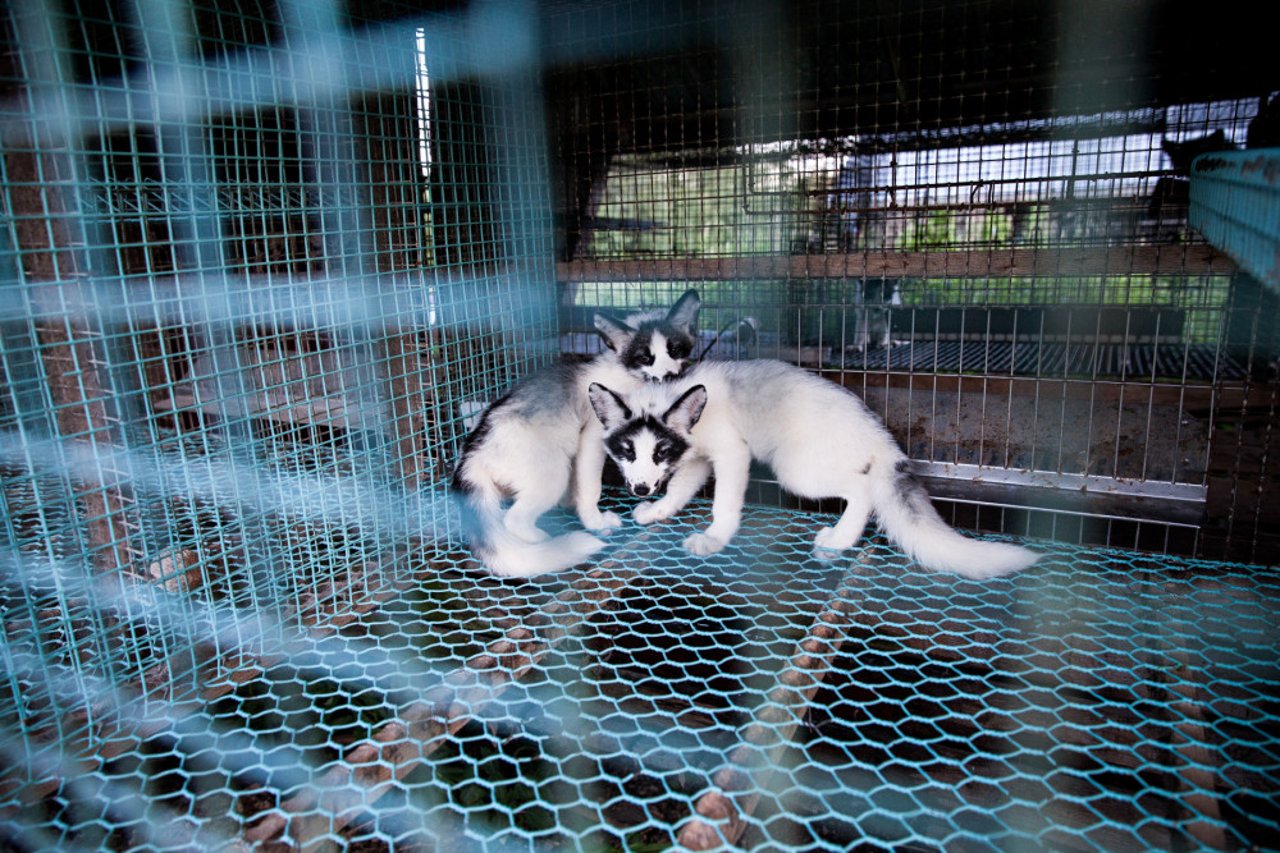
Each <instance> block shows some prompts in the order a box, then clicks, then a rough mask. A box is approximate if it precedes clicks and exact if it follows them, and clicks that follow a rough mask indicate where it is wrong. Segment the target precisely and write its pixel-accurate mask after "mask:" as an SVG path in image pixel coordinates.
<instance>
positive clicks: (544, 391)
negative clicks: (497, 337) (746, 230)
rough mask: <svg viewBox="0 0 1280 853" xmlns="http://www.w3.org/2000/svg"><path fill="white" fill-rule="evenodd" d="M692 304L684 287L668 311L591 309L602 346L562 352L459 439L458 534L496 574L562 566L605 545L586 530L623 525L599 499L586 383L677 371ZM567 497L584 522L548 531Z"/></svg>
mask: <svg viewBox="0 0 1280 853" xmlns="http://www.w3.org/2000/svg"><path fill="white" fill-rule="evenodd" d="M701 304H702V303H701V300H700V298H699V296H698V292H697V291H696V290H689V291H687V292H686V293H684V295H682V296H681V297H680V298H679V299H678V300H677V301H676V303H675V304H674V305H673V306H672V307H671V308H670V310H666V311H663V310H657V311H648V312H640V313H636V314H631V315H629V316H627V317H624V318H621V319H619V318H617V317H614V316H612V315H608V314H596V315H595V318H594V324H595V327H596V329H597V330H598V331H599V333H600V334H601V336H602V337H603V338H604V344H605V347H604V349H603V351H602V352H600V353H598V354H596V355H576V354H575V355H566V356H563V357H561V358H560V360H558V361H557V362H555V363H553V364H552V365H550V366H549V367H546V368H544V369H542V370H539V371H536V372H534V373H533V374H531V375H530V376H528V377H527V378H525V379H524V380H523V381H521V382H520V383H518V384H517V385H515V386H514V387H512V388H511V389H510V390H509V391H508V392H507V393H506V394H505V395H504V396H502V397H501V398H499V399H498V400H496V401H495V402H494V403H493V404H492V405H490V406H489V407H488V408H487V409H485V410H484V411H483V413H482V414H481V415H480V416H479V419H478V421H477V422H476V424H475V426H474V428H473V429H472V430H471V432H470V433H469V434H468V435H467V437H466V438H465V439H463V442H462V450H461V453H460V454H459V457H458V461H457V463H456V464H455V466H454V472H453V478H452V481H451V487H452V490H453V492H454V493H455V495H456V496H457V497H458V499H459V500H458V502H459V504H460V508H461V521H462V530H463V534H464V536H465V537H466V539H467V541H468V542H469V544H470V546H471V550H472V552H473V553H474V554H475V555H476V557H477V558H478V559H479V561H480V563H481V564H482V565H483V566H484V567H485V568H486V569H488V570H489V571H490V572H492V573H493V574H495V575H498V576H501V577H534V576H537V575H541V574H545V573H548V572H553V571H559V570H561V569H566V568H569V567H570V566H574V565H577V564H579V563H582V562H584V561H586V560H588V559H589V558H590V557H591V556H593V555H594V554H595V553H596V552H598V551H599V550H600V549H601V548H603V547H604V542H603V541H602V540H601V539H600V538H599V537H598V536H597V535H593V534H602V535H605V534H608V533H609V532H610V531H612V530H613V529H615V528H617V527H620V526H621V525H622V519H620V518H619V517H618V515H617V514H616V513H613V512H602V511H601V510H600V508H599V502H600V494H601V482H602V477H603V470H604V461H605V453H604V444H603V438H602V436H601V426H600V422H599V421H598V420H597V419H596V418H595V417H594V416H593V415H592V413H591V406H590V403H589V402H588V398H587V389H588V388H589V387H590V386H591V385H592V384H596V383H599V384H605V385H608V386H610V387H615V388H618V389H619V390H621V391H623V392H626V391H631V390H635V389H636V388H638V387H639V386H640V385H642V384H644V383H646V382H660V381H662V380H667V379H671V378H674V377H676V376H678V375H679V374H680V373H682V372H683V371H684V370H685V369H687V368H688V366H689V365H690V364H691V362H692V358H693V354H694V351H695V349H696V346H695V344H696V338H697V319H698V312H699V309H700V308H701ZM507 500H510V501H511V503H510V506H509V508H507V509H505V511H504V509H503V506H504V503H505V502H506V501H507ZM566 500H567V501H568V502H569V503H570V504H571V505H572V506H573V508H574V509H575V511H576V513H577V516H578V519H579V521H581V523H582V526H583V527H584V528H585V530H584V531H572V532H569V533H566V534H562V535H560V536H555V537H552V536H550V535H548V534H547V533H546V531H544V530H542V529H541V528H540V527H538V519H539V518H540V517H541V516H542V515H543V514H544V513H546V512H547V511H548V510H550V509H552V508H553V507H555V506H556V505H557V504H559V503H562V502H566Z"/></svg>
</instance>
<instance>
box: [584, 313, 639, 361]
mask: <svg viewBox="0 0 1280 853" xmlns="http://www.w3.org/2000/svg"><path fill="white" fill-rule="evenodd" d="M594 322H595V327H596V331H597V332H599V333H600V335H601V337H603V338H604V342H605V345H606V346H608V347H609V349H611V350H613V351H614V352H622V351H623V350H624V349H626V348H627V344H629V343H631V339H632V338H634V337H635V335H636V330H635V329H633V328H631V327H630V326H628V325H627V324H626V323H624V322H622V321H621V320H619V319H618V318H617V317H610V316H609V315H608V314H597V315H596V317H595V321H594Z"/></svg>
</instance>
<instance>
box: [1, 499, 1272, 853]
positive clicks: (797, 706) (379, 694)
mask: <svg viewBox="0 0 1280 853" xmlns="http://www.w3.org/2000/svg"><path fill="white" fill-rule="evenodd" d="M708 509H709V508H708V506H707V505H706V504H701V505H700V506H698V507H697V508H695V510H694V511H693V513H692V514H691V517H690V518H689V520H688V521H685V522H681V523H679V524H677V525H674V526H673V527H671V528H667V529H663V530H661V531H657V532H649V533H643V534H640V535H636V534H635V533H634V531H631V530H628V531H625V534H626V535H625V538H624V539H623V540H622V541H621V542H620V543H619V544H618V545H617V546H616V547H614V548H613V549H612V550H611V551H610V552H608V554H607V556H606V560H605V562H604V563H603V564H602V565H601V566H600V567H599V568H595V569H592V570H591V571H589V572H586V573H581V572H571V573H568V574H566V575H564V576H561V577H557V578H555V579H552V580H549V581H546V582H533V583H524V584H520V585H511V584H508V583H504V582H497V581H494V580H492V579H486V578H484V577H482V576H478V575H476V574H475V573H473V572H468V571H465V570H459V569H458V568H456V567H455V566H456V563H455V560H456V559H457V557H456V555H455V554H452V553H450V552H448V551H442V550H438V549H435V548H432V547H430V546H429V545H427V546H426V547H424V544H423V543H417V544H415V545H412V546H411V547H410V548H409V551H408V553H407V554H406V555H404V556H403V557H402V558H400V559H402V560H403V561H404V562H403V563H402V564H401V566H402V573H401V574H400V575H399V577H398V580H397V581H396V582H395V583H394V584H391V583H388V584H386V585H385V586H376V585H372V586H370V587H368V588H366V589H363V590H361V593H362V594H360V595H357V596H354V597H353V599H352V603H353V604H354V607H353V608H352V609H351V610H349V611H346V612H343V613H340V614H338V615H337V616H333V617H329V618H327V619H324V620H323V621H322V623H321V625H320V626H319V627H318V628H317V629H316V630H313V631H312V632H311V633H310V634H305V635H304V634H296V633H293V632H291V631H288V630H283V631H281V632H280V634H278V635H276V636H270V635H268V637H264V638H263V643H262V647H261V648H260V650H259V653H258V654H257V655H255V656H252V657H249V656H245V657H244V658H242V659H241V660H240V665H239V666H238V667H235V668H229V669H218V668H216V667H214V666H213V662H212V661H211V660H209V659H208V658H205V659H204V663H203V665H202V666H199V667H198V669H197V672H198V673H199V675H198V677H197V678H196V683H195V684H193V685H192V686H191V688H190V689H189V690H188V691H184V692H183V693H175V694H174V695H173V696H172V699H171V701H172V702H175V703H177V704H174V705H171V704H169V703H168V702H157V701H155V698H154V697H153V698H152V700H151V701H149V702H148V701H145V700H144V699H142V698H137V699H132V700H130V701H125V700H124V699H123V698H121V699H119V700H116V699H113V698H111V697H110V696H109V695H108V696H105V697H104V696H100V698H99V700H98V702H97V705H98V710H99V713H103V714H104V717H103V720H102V721H101V722H99V723H97V726H98V727H101V730H102V732H103V734H104V735H105V732H106V731H107V730H109V731H110V736H109V737H104V741H105V742H104V744H103V745H102V746H101V747H100V748H99V752H98V755H97V758H96V759H95V760H93V761H91V762H89V763H85V762H84V759H82V758H77V757H75V756H74V755H73V754H70V749H69V747H68V746H67V745H66V744H68V743H74V742H75V735H76V733H75V732H69V733H68V735H69V736H70V737H69V739H68V740H67V741H64V745H63V746H61V747H59V746H58V744H56V743H53V744H49V745H47V746H46V747H44V749H43V750H40V751H36V752H33V754H32V755H31V759H32V760H33V761H34V762H36V766H38V767H40V768H41V769H42V770H43V771H44V773H37V774H35V777H36V779H39V778H47V777H46V774H48V773H53V774H54V775H55V777H56V776H61V777H63V778H64V780H65V781H60V782H50V783H47V784H44V785H40V784H38V783H37V784H36V785H35V790H39V791H41V792H42V797H41V798H40V799H39V800H27V805H25V806H24V807H21V808H17V807H16V806H14V807H11V809H10V811H9V815H10V816H11V818H12V819H13V820H14V821H15V822H14V824H13V825H12V826H11V829H12V830H13V831H14V832H15V833H18V834H15V835H14V837H15V838H17V839H18V840H19V841H25V842H27V843H29V844H31V845H32V846H37V842H39V843H40V844H43V843H47V842H48V841H51V840H55V839H60V840H61V841H63V842H66V843H71V844H74V845H77V846H80V845H83V846H86V847H88V846H99V845H103V844H110V845H122V844H123V845H126V846H128V845H134V844H144V843H147V844H151V845H154V846H155V847H157V848H159V849H169V848H171V847H172V848H180V847H184V846H189V845H191V844H193V843H205V844H212V843H214V842H224V841H226V840H228V839H229V838H231V837H234V836H235V835H236V834H237V833H238V832H241V831H243V832H244V834H245V836H246V837H247V838H248V839H250V840H255V839H262V838H266V837H269V836H270V835H271V832H272V831H273V830H277V829H280V828H281V827H282V826H284V825H286V824H287V826H288V832H289V833H290V834H291V835H290V836H289V837H291V838H292V840H293V841H294V842H296V843H307V842H308V841H316V840H321V839H325V838H328V839H330V840H344V841H347V842H350V843H352V844H356V843H360V842H362V841H365V842H368V841H381V842H383V843H386V842H390V840H392V839H399V840H400V841H403V842H410V843H425V842H426V841H427V840H428V839H430V838H432V837H435V838H437V839H440V840H441V841H444V842H445V843H448V844H451V845H453V844H465V843H477V844H479V843H484V844H510V845H513V846H521V847H524V846H539V845H546V844H551V845H560V844H566V843H569V844H572V845H574V846H578V845H583V846H597V845H598V846H606V847H607V846H627V845H629V846H667V845H671V844H676V843H678V844H680V845H683V846H687V847H693V848H704V847H708V846H712V847H714V846H718V845H720V844H722V843H725V842H729V843H738V844H742V845H744V846H747V847H756V846H760V845H783V846H803V847H806V848H810V847H816V848H820V849H847V848H848V846H849V845H851V844H857V843H864V842H867V841H871V840H874V842H875V843H878V844H883V845H903V844H906V845H954V844H960V843H976V844H998V845H1002V846H1003V845H1015V846H1018V845H1024V844H1066V845H1070V846H1079V845H1086V846H1093V847H1102V848H1106V849H1117V848H1126V847H1143V848H1150V847H1159V848H1166V849H1173V848H1177V847H1180V846H1212V847H1224V848H1233V847H1236V846H1248V845H1250V844H1257V845H1261V846H1267V845H1268V844H1269V843H1270V841H1269V840H1274V838H1275V837H1276V833H1277V832H1280V812H1277V810H1276V809H1275V806H1274V792H1275V786H1276V785H1277V783H1278V782H1280V746H1278V745H1280V731H1277V729H1276V724H1275V721H1276V708H1275V707H1274V706H1275V693H1276V689H1277V687H1280V669H1278V668H1277V665H1276V662H1275V660H1274V656H1273V655H1272V654H1271V650H1272V649H1273V648H1274V644H1275V642H1276V640H1277V636H1276V627H1275V621H1274V619H1273V618H1272V617H1273V614H1274V609H1275V607H1276V603H1277V598H1278V597H1280V589H1278V588H1277V585H1276V583H1275V578H1274V576H1273V575H1274V573H1273V572H1271V571H1270V570H1263V569H1257V568H1250V567H1246V566H1240V565H1228V564H1218V563H1206V562H1200V561H1188V560H1178V559H1173V558H1168V557H1152V556H1141V555H1137V554H1133V553H1126V552H1117V551H1109V550H1099V549H1093V550H1082V549H1078V548H1067V547H1059V548H1056V549H1054V552H1053V553H1052V554H1051V555H1050V556H1048V557H1047V558H1046V559H1045V562H1044V563H1043V564H1042V565H1041V566H1040V567H1039V568H1037V569H1036V570H1034V571H1033V572H1031V573H1028V574H1026V575H1023V576H1021V577H1016V578H1014V579H1010V580H1002V581H997V582H994V583H986V584H976V583H972V582H965V581H957V580H955V579H952V578H946V577H941V576H936V575H928V574H922V573H920V572H918V571H916V570H915V569H914V568H913V567H912V566H911V565H910V563H909V562H908V561H907V560H906V559H905V558H903V557H902V556H901V555H900V554H899V553H898V552H897V551H895V550H894V549H893V548H891V547H890V546H888V545H886V544H884V543H883V542H882V541H881V540H879V539H876V540H872V541H870V542H869V543H868V544H867V547H866V548H865V549H863V551H862V552H861V554H860V555H859V557H858V558H857V559H856V560H855V561H853V562H851V563H849V562H841V563H837V564H831V563H823V562H818V561H815V560H813V559H812V557H810V556H809V555H808V548H809V540H810V537H811V535H812V529H813V526H814V525H815V524H817V523H820V519H816V518H814V517H812V516H811V515H809V514H796V513H790V512H785V511H779V510H769V509H765V508H758V509H755V510H752V511H751V515H750V518H749V524H748V529H749V532H748V534H747V535H745V536H744V537H742V538H741V539H740V540H735V543H734V545H733V546H732V547H731V549H730V550H729V551H727V552H726V553H725V554H723V555H721V556H718V557H716V558H714V559H711V560H691V559H690V558H689V557H688V555H687V554H685V553H684V552H683V550H682V549H681V548H680V546H679V542H680V541H681V539H682V538H683V537H684V536H685V535H687V534H688V533H689V532H690V531H691V530H692V529H693V527H694V524H695V523H696V522H697V521H699V520H702V519H703V517H704V516H705V515H706V514H707V512H708ZM144 595H145V596H146V603H147V605H148V606H147V608H146V610H144V611H139V612H137V613H135V614H134V615H133V616H132V617H131V618H128V619H124V620H122V622H121V624H119V625H118V626H117V630H124V629H126V627H128V628H131V629H132V630H134V631H138V630H140V629H141V628H143V627H144V626H145V627H146V628H148V629H150V630H151V631H155V630H156V628H157V627H158V625H159V624H161V623H163V622H165V621H167V620H168V619H170V618H172V617H173V616H175V615H176V614H175V613H173V612H172V611H173V610H174V609H182V610H186V608H188V607H189V604H188V603H187V602H186V601H185V600H184V599H182V598H181V597H180V596H176V595H172V594H167V593H164V592H162V591H161V590H159V589H158V588H156V587H152V588H151V589H149V590H146V591H143V590H141V589H137V590H135V591H134V592H133V593H132V595H131V596H130V597H131V598H136V597H138V596H144ZM51 598H52V597H51ZM362 601H363V602H364V603H363V604H362V603H361V602H362ZM50 603H52V602H50ZM213 615H214V611H197V612H196V614H195V617H196V618H195V619H193V620H192V621H191V622H190V623H189V624H188V625H187V630H188V631H189V633H188V634H186V635H185V639H187V640H188V641H189V642H192V643H193V646H192V647H191V649H192V650H198V649H199V648H200V641H201V639H202V638H207V637H223V636H225V635H226V634H227V633H229V632H230V631H232V630H233V629H237V628H238V629H241V630H243V629H244V628H245V627H246V626H247V625H251V624H253V623H254V621H255V620H256V618H257V617H251V616H249V615H248V614H244V615H241V616H240V617H239V618H238V619H234V620H231V619H230V617H229V616H228V615H227V614H225V613H223V614H222V616H221V618H223V619H228V620H229V621H226V622H222V623H221V624H219V622H218V620H216V619H213V618H212V617H213ZM206 620H208V621H206ZM210 629H220V630H212V631H211V632H210V633H209V634H206V633H205V632H206V631H210ZM41 633H42V634H43V637H44V639H45V641H46V643H48V644H49V645H48V647H47V648H52V647H55V646H56V645H57V644H58V643H59V637H58V636H57V635H56V634H55V632H54V630H53V629H52V625H46V626H42V628H41ZM273 633H274V632H273ZM61 641H62V642H65V638H62V639H61ZM172 651H173V650H171V654H172ZM40 672H41V679H40V680H38V681H27V682H25V683H23V684H22V697H23V701H22V703H21V704H20V705H18V706H17V707H18V708H20V709H21V718H22V723H23V724H25V725H26V726H28V727H29V728H30V730H32V731H38V730H40V728H41V727H42V726H43V725H46V724H47V722H46V721H49V720H51V718H52V712H53V710H54V709H60V710H61V709H63V703H64V702H65V701H66V699H65V693H64V691H63V690H62V689H61V688H62V686H63V682H64V681H65V680H66V679H71V678H73V677H75V676H74V675H73V664H72V662H71V661H70V660H58V659H57V658H55V657H52V656H48V655H47V653H46V656H45V658H44V659H43V661H42V666H41V670H40ZM80 677H84V676H83V675H81V676H80ZM117 702H118V703H119V704H117ZM11 707H13V706H11ZM175 711H181V713H180V714H175ZM13 713H14V710H11V711H10V714H11V715H12V714H13ZM122 715H123V716H124V719H120V717H121V716H122ZM175 717H176V719H175ZM108 720H109V721H110V723H109V725H108V723H107V721H108ZM339 756H344V758H341V759H340V758H339ZM57 762H62V765H61V766H58V764H57ZM72 768H76V771H77V772H75V773H72V772H71V770H72ZM33 782H34V780H33ZM28 796H30V795H29V794H28ZM148 801H151V802H153V803H154V805H147V802H148ZM148 809H149V811H148ZM157 809H159V810H160V811H159V812H157ZM157 813H159V814H163V815H164V816H165V818H166V821H165V822H160V823H157V822H156V821H155V820H154V817H153V818H152V819H150V820H144V819H143V815H144V814H146V815H154V814H157ZM246 827H247V828H246ZM19 831H21V832H25V833H27V835H26V836H23V835H22V834H20V833H19Z"/></svg>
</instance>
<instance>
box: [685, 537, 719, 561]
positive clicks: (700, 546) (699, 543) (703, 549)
mask: <svg viewBox="0 0 1280 853" xmlns="http://www.w3.org/2000/svg"><path fill="white" fill-rule="evenodd" d="M725 544H726V543H725V542H724V541H722V540H720V539H717V538H715V537H714V536H708V535H707V534H705V533H695V534H693V535H692V536H690V537H689V538H688V539H686V540H684V547H685V550H687V551H688V552H689V553H690V554H697V555H698V556H699V557H705V556H707V555H708V554H714V553H716V552H717V551H719V550H720V549H721V548H723V547H724V546H725Z"/></svg>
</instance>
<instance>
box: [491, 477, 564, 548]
mask: <svg viewBox="0 0 1280 853" xmlns="http://www.w3.org/2000/svg"><path fill="white" fill-rule="evenodd" d="M544 474H545V476H542V477H530V478H528V480H529V481H528V482H527V483H525V484H524V488H522V489H521V490H520V491H519V492H518V493H517V494H516V497H515V500H514V501H513V502H512V504H511V508H510V509H508V510H507V514H506V515H505V516H504V517H503V519H502V523H503V524H505V525H506V528H507V530H510V531H511V532H512V533H513V534H515V535H516V536H519V537H520V538H521V539H523V540H524V541H526V542H542V541H543V540H545V539H547V538H548V537H547V532H546V531H545V530H542V529H541V528H539V527H538V519H539V518H541V517H542V515H543V513H545V512H547V511H548V510H550V509H552V508H554V507H555V505H556V504H557V503H559V502H560V498H561V497H562V496H563V495H564V492H565V489H567V488H568V487H569V471H568V470H567V468H563V467H562V469H561V471H559V472H557V473H552V471H550V470H548V471H546V472H544Z"/></svg>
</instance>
